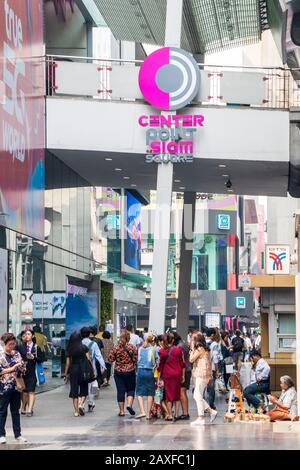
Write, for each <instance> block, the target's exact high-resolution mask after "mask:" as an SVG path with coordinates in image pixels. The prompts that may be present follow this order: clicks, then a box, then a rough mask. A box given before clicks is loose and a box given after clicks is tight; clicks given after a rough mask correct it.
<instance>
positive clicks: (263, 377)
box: [244, 350, 271, 408]
mask: <svg viewBox="0 0 300 470" xmlns="http://www.w3.org/2000/svg"><path fill="white" fill-rule="evenodd" d="M250 359H251V360H252V362H253V368H254V370H255V380H256V382H255V383H253V384H251V385H249V386H248V387H246V388H245V390H244V397H245V398H246V400H247V402H248V405H253V406H254V407H255V408H259V407H262V406H263V404H262V403H261V400H260V399H259V397H257V396H256V394H257V393H265V394H266V395H269V394H270V371H271V369H270V366H269V364H268V363H267V361H265V359H263V358H262V357H261V353H260V352H259V351H256V350H253V351H252V352H251V354H250Z"/></svg>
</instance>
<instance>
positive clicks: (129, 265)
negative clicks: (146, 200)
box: [122, 191, 142, 273]
mask: <svg viewBox="0 0 300 470" xmlns="http://www.w3.org/2000/svg"><path fill="white" fill-rule="evenodd" d="M123 199H124V204H125V208H124V211H123V213H124V221H123V237H122V238H123V239H122V245H123V250H122V251H123V253H122V259H123V263H122V271H125V272H132V273H135V272H139V271H140V270H141V253H142V235H141V214H142V204H141V203H140V202H139V201H138V200H137V199H136V198H135V197H134V196H133V195H132V194H131V193H130V192H128V191H125V192H124V198H123Z"/></svg>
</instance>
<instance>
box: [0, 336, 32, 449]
mask: <svg viewBox="0 0 300 470" xmlns="http://www.w3.org/2000/svg"><path fill="white" fill-rule="evenodd" d="M1 341H2V343H3V351H2V353H1V354H0V444H6V432H5V424H6V419H7V410H8V406H10V412H11V417H12V425H13V432H14V436H15V440H16V441H17V442H19V443H25V442H27V440H26V439H25V438H24V437H22V435H21V422H20V411H19V410H20V405H21V393H20V391H18V387H17V380H18V378H19V377H20V376H21V375H22V374H23V373H24V372H25V364H24V362H23V361H22V357H21V354H20V353H19V352H18V351H17V350H16V346H17V339H16V337H15V336H14V335H13V334H11V333H5V334H4V335H3V336H2V337H1Z"/></svg>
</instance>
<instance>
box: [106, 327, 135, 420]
mask: <svg viewBox="0 0 300 470" xmlns="http://www.w3.org/2000/svg"><path fill="white" fill-rule="evenodd" d="M129 341H130V333H129V332H128V331H124V332H123V333H121V336H120V339H119V342H118V344H117V345H115V346H114V348H113V349H112V350H111V351H110V353H109V355H108V362H110V363H111V364H113V363H114V362H115V370H114V378H115V382H116V387H117V400H118V405H119V416H120V417H124V416H125V396H126V395H127V411H128V412H129V413H130V415H131V416H134V415H135V411H134V409H133V408H132V405H133V400H134V396H135V387H136V363H137V349H136V347H135V346H133V345H132V344H129Z"/></svg>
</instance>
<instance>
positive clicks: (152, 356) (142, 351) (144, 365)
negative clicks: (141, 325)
mask: <svg viewBox="0 0 300 470" xmlns="http://www.w3.org/2000/svg"><path fill="white" fill-rule="evenodd" d="M152 342H153V338H152V336H151V335H149V336H147V338H146V340H145V342H144V344H143V346H142V347H141V348H139V351H138V364H137V365H138V371H137V382H136V396H137V399H138V403H139V408H140V414H139V415H138V416H136V419H141V418H147V419H150V411H151V408H152V405H153V400H154V395H155V377H154V374H155V371H156V370H157V368H158V352H157V348H154V347H153V346H152ZM144 397H147V413H146V412H145V406H144Z"/></svg>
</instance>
